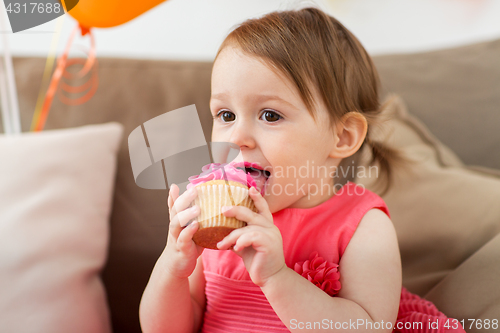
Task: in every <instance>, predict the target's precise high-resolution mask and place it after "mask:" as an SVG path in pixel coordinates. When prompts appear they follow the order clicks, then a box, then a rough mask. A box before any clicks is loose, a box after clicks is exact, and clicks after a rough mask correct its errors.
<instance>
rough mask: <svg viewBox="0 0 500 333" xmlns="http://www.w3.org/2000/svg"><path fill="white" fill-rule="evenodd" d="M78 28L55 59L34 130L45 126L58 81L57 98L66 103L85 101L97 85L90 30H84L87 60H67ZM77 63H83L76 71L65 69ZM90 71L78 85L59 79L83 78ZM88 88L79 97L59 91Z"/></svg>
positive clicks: (70, 91)
mask: <svg viewBox="0 0 500 333" xmlns="http://www.w3.org/2000/svg"><path fill="white" fill-rule="evenodd" d="M79 29H82V27H80V26H79V25H77V26H76V27H75V28H74V29H73V31H72V32H71V35H70V37H69V40H68V43H67V44H66V47H65V49H64V52H63V54H62V55H61V57H60V58H59V59H58V61H57V67H56V69H55V71H54V74H53V75H52V79H51V80H50V84H49V88H48V90H47V94H46V95H45V99H44V101H43V105H42V109H41V112H40V114H39V115H38V119H37V120H36V125H35V126H34V131H37V132H39V131H41V130H43V128H44V127H45V123H46V121H47V117H48V115H49V111H50V107H51V105H52V101H53V99H54V95H55V94H56V92H57V87H58V85H59V82H61V86H60V91H59V92H60V93H59V99H60V100H61V102H63V103H65V104H68V105H78V104H82V103H85V102H86V101H88V100H89V99H90V98H92V96H93V95H94V93H95V92H96V90H97V86H98V78H97V66H96V64H97V60H96V57H95V40H94V36H93V34H92V31H88V30H86V31H85V34H86V33H88V34H89V37H90V43H91V46H90V51H89V52H88V54H87V60H85V59H79V58H76V59H75V58H73V59H69V60H68V54H69V51H70V48H71V45H72V43H73V39H74V38H75V35H76V33H77V32H78V30H79ZM82 34H83V29H82ZM79 63H84V65H83V67H82V69H81V70H79V71H78V72H77V73H70V72H68V71H67V68H68V67H70V66H72V65H75V64H79ZM89 71H91V72H90V74H91V78H90V80H89V81H88V82H87V83H85V84H83V85H81V86H79V87H72V86H69V85H68V84H66V83H65V82H64V81H61V79H62V78H63V77H64V78H66V79H80V78H83V77H84V76H85V75H87V74H88V73H89ZM86 89H88V91H87V93H86V94H85V95H84V96H81V97H79V98H69V97H66V96H64V95H63V94H62V92H61V91H67V92H69V93H78V92H82V91H85V90H86Z"/></svg>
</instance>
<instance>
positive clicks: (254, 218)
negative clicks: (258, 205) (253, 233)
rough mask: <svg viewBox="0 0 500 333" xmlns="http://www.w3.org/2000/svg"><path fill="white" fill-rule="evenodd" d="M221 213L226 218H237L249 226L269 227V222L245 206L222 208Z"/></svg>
mask: <svg viewBox="0 0 500 333" xmlns="http://www.w3.org/2000/svg"><path fill="white" fill-rule="evenodd" d="M221 212H222V214H224V216H227V217H235V218H237V219H238V220H240V221H244V222H246V223H247V224H248V225H261V226H268V225H269V222H268V221H266V219H265V218H264V217H263V216H262V215H259V214H257V213H256V212H254V211H252V210H250V208H248V207H245V206H222V207H221Z"/></svg>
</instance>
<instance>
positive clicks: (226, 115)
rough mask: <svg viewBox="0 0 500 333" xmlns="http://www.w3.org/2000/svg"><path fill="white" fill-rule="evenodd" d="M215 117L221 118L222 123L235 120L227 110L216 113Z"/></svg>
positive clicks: (233, 115) (232, 114)
mask: <svg viewBox="0 0 500 333" xmlns="http://www.w3.org/2000/svg"><path fill="white" fill-rule="evenodd" d="M217 117H221V118H222V121H224V122H229V121H234V119H235V118H236V116H235V114H234V113H232V112H231V111H227V110H222V111H220V112H219V113H217Z"/></svg>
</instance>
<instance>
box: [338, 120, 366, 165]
mask: <svg viewBox="0 0 500 333" xmlns="http://www.w3.org/2000/svg"><path fill="white" fill-rule="evenodd" d="M367 131H368V123H367V121H366V118H365V117H364V116H363V115H362V114H361V113H360V112H357V111H352V112H348V113H346V114H344V115H343V116H342V118H341V119H340V121H339V122H338V123H337V124H336V125H335V133H334V143H335V144H334V146H333V149H332V151H331V152H330V155H329V156H330V157H332V158H345V157H349V156H351V155H353V154H354V153H356V152H357V151H358V149H359V148H360V147H361V145H362V144H363V141H364V140H365V137H366V133H367Z"/></svg>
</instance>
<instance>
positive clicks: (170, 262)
mask: <svg viewBox="0 0 500 333" xmlns="http://www.w3.org/2000/svg"><path fill="white" fill-rule="evenodd" d="M197 195H198V191H196V189H195V188H194V187H192V188H191V189H189V190H188V191H186V192H184V193H183V194H182V195H181V196H179V187H178V186H177V185H175V184H172V186H171V187H170V191H169V194H168V209H169V213H170V226H169V229H168V239H167V246H166V248H165V251H164V252H165V253H166V256H167V258H166V260H165V262H166V266H167V267H166V269H167V270H168V271H169V273H170V274H172V275H173V276H176V277H178V278H187V277H189V276H190V275H191V274H192V273H193V271H194V268H195V267H196V259H197V258H198V257H199V256H200V255H201V253H202V252H203V247H201V246H198V245H196V244H195V243H194V242H193V235H194V233H195V232H196V231H197V230H198V222H197V221H196V220H194V221H193V222H191V224H189V226H187V227H186V224H187V223H188V222H189V221H191V220H193V219H194V218H195V217H197V216H198V215H199V214H200V207H198V206H193V207H189V205H190V204H191V202H192V201H193V200H194V199H195V198H196V196H197ZM188 207H189V208H188Z"/></svg>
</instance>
